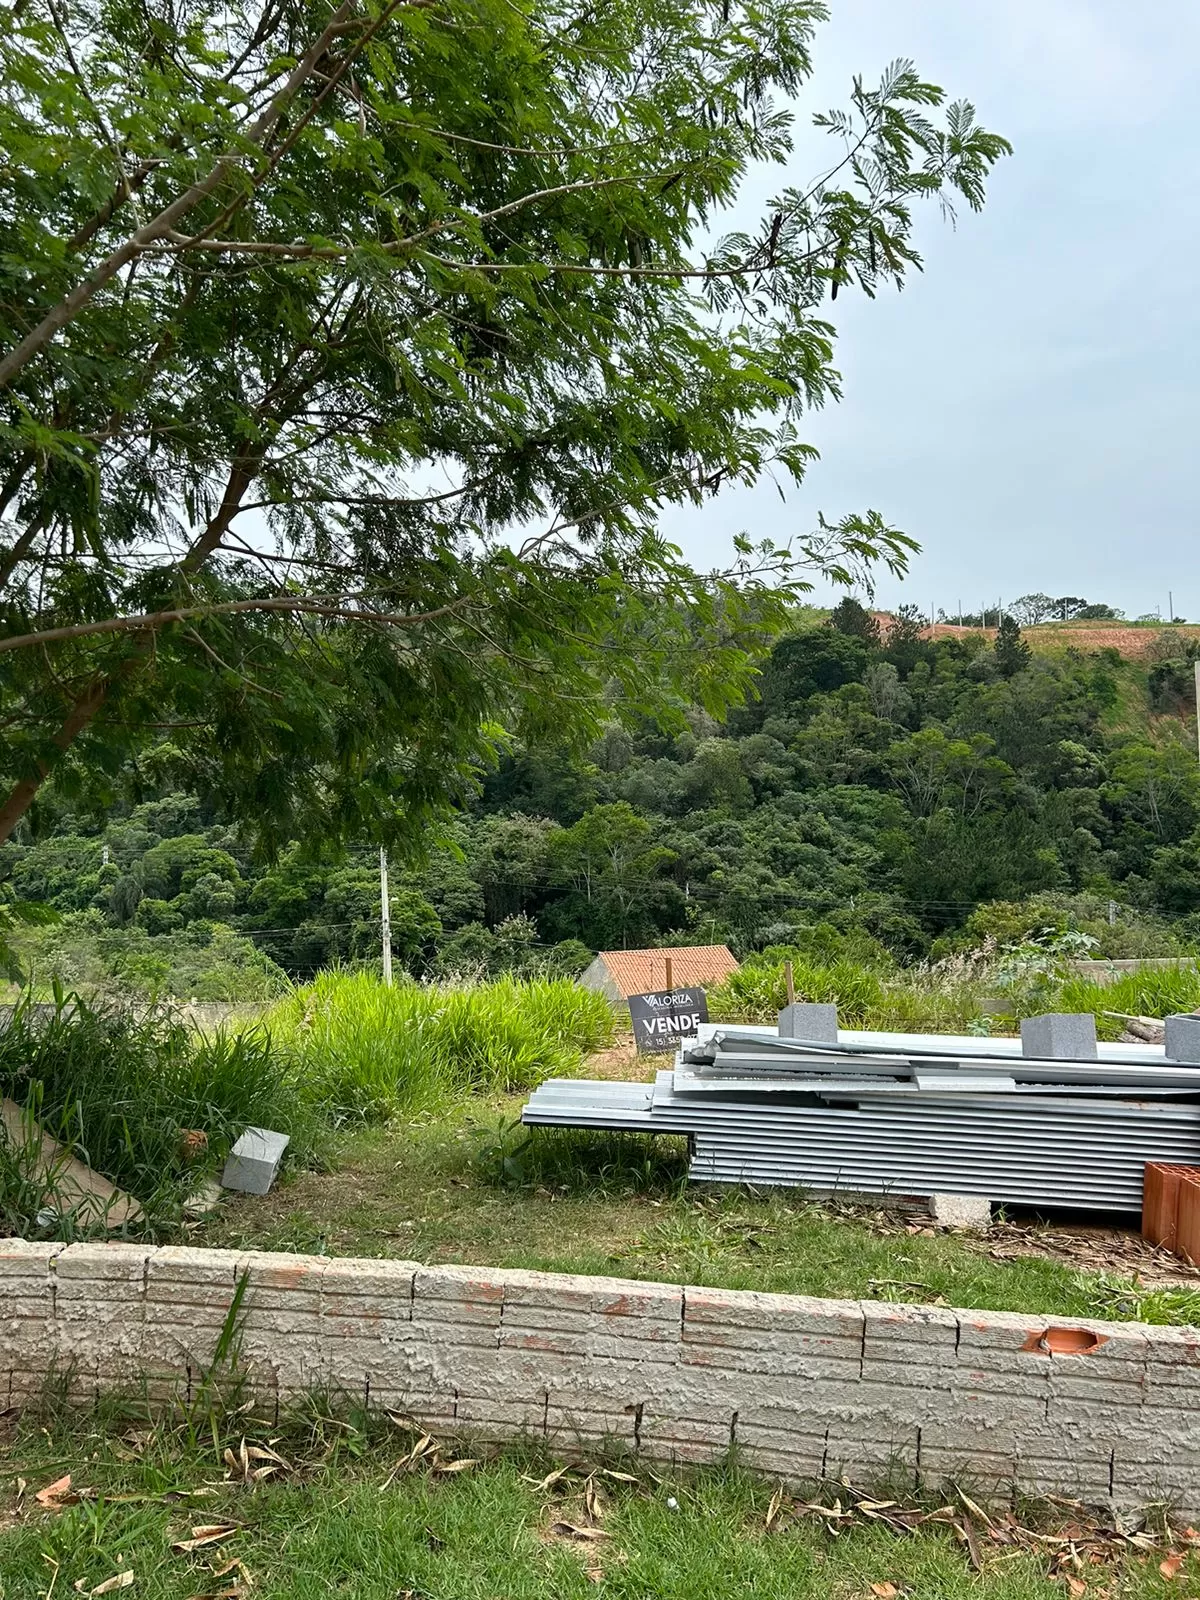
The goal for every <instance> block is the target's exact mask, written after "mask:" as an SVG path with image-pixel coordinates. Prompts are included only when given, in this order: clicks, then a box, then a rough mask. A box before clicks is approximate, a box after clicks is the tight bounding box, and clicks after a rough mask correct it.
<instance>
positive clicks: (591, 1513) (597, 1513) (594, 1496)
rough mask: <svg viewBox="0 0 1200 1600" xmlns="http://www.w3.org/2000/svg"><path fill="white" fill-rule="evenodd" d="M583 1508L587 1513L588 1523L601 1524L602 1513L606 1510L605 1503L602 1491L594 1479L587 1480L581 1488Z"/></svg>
mask: <svg viewBox="0 0 1200 1600" xmlns="http://www.w3.org/2000/svg"><path fill="white" fill-rule="evenodd" d="M583 1508H584V1510H585V1511H586V1512H587V1517H588V1521H589V1522H592V1523H596V1522H602V1521H603V1520H604V1513H605V1511H606V1510H607V1509H608V1507H607V1504H606V1502H605V1497H604V1491H603V1489H601V1487H600V1485H599V1484H598V1483H597V1482H596V1480H595V1478H589V1479H588V1481H587V1482H586V1483H585V1484H584V1486H583Z"/></svg>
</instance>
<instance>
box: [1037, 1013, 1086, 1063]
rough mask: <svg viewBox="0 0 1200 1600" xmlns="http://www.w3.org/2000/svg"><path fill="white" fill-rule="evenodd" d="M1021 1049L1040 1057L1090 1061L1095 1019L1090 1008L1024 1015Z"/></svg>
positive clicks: (1047, 1059)
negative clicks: (1043, 1014) (1044, 1014)
mask: <svg viewBox="0 0 1200 1600" xmlns="http://www.w3.org/2000/svg"><path fill="white" fill-rule="evenodd" d="M1021 1050H1022V1053H1023V1054H1024V1055H1026V1056H1032V1057H1034V1058H1035V1059H1037V1060H1042V1061H1094V1060H1095V1059H1096V1056H1097V1054H1098V1052H1097V1050H1096V1019H1095V1017H1094V1016H1093V1015H1092V1013H1091V1012H1090V1011H1082V1012H1061V1011H1052V1012H1050V1013H1048V1014H1047V1015H1046V1016H1044V1017H1026V1019H1025V1021H1024V1022H1022V1024H1021Z"/></svg>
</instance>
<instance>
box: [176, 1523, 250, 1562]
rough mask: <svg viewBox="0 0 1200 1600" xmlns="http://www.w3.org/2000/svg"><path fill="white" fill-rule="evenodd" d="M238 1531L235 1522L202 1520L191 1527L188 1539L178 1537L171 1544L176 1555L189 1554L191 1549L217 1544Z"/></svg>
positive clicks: (201, 1548) (200, 1548)
mask: <svg viewBox="0 0 1200 1600" xmlns="http://www.w3.org/2000/svg"><path fill="white" fill-rule="evenodd" d="M237 1531H238V1525H237V1523H236V1522H202V1523H201V1524H200V1525H199V1526H198V1527H195V1528H193V1529H192V1536H191V1538H190V1539H179V1540H177V1541H176V1542H175V1544H173V1545H172V1546H171V1549H172V1550H173V1551H174V1552H175V1554H176V1555H177V1556H186V1555H190V1554H191V1552H192V1551H193V1550H203V1548H204V1547H205V1545H209V1544H219V1543H220V1542H221V1540H222V1539H230V1538H232V1537H233V1535H234V1534H235V1533H236V1532H237Z"/></svg>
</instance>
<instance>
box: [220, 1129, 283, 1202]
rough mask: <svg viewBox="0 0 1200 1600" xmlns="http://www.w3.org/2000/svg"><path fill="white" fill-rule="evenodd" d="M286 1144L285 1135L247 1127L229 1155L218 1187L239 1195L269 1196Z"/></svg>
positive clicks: (272, 1130)
mask: <svg viewBox="0 0 1200 1600" xmlns="http://www.w3.org/2000/svg"><path fill="white" fill-rule="evenodd" d="M290 1143H291V1140H290V1139H289V1137H288V1135H287V1134H286V1133H276V1132H275V1131H274V1129H272V1128H247V1129H246V1131H245V1133H243V1134H242V1136H241V1138H240V1139H239V1140H238V1141H237V1143H236V1144H235V1145H234V1147H233V1149H232V1150H231V1151H230V1152H229V1159H228V1160H227V1161H226V1163H225V1171H224V1172H223V1173H222V1174H221V1185H222V1187H223V1188H225V1189H237V1190H239V1191H240V1192H241V1193H242V1194H269V1193H270V1189H271V1185H272V1184H273V1183H274V1182H275V1179H276V1176H277V1175H278V1172H279V1163H280V1162H281V1161H282V1160H283V1152H284V1151H285V1150H286V1149H287V1147H288V1145H289V1144H290Z"/></svg>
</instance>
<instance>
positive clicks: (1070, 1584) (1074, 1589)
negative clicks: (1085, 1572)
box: [1067, 1578, 1087, 1600]
mask: <svg viewBox="0 0 1200 1600" xmlns="http://www.w3.org/2000/svg"><path fill="white" fill-rule="evenodd" d="M1067 1589H1068V1590H1069V1591H1070V1593H1071V1594H1072V1596H1073V1597H1074V1600H1079V1596H1080V1595H1081V1594H1086V1593H1087V1584H1086V1583H1084V1581H1083V1579H1082V1578H1068V1579H1067Z"/></svg>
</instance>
